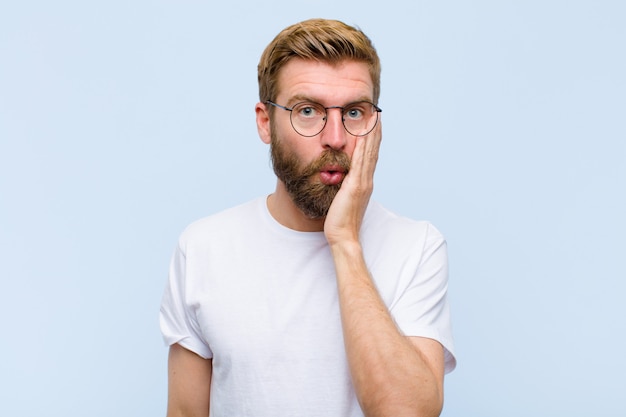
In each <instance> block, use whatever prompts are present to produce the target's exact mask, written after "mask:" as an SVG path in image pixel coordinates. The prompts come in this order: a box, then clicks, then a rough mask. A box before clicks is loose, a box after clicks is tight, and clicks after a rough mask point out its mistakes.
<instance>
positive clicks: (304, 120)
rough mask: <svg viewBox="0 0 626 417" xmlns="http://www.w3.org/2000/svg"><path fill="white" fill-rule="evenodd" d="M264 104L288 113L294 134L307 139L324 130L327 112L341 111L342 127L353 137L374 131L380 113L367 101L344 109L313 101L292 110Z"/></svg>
mask: <svg viewBox="0 0 626 417" xmlns="http://www.w3.org/2000/svg"><path fill="white" fill-rule="evenodd" d="M266 103H268V104H271V105H272V106H275V107H278V108H280V109H283V110H286V111H288V112H290V115H289V119H290V121H291V126H292V127H293V129H294V130H295V131H296V133H298V134H299V135H301V136H304V137H307V138H310V137H313V136H316V135H318V134H320V133H321V132H322V130H324V127H326V122H327V121H328V114H327V110H330V109H339V110H341V121H342V123H343V127H344V129H346V132H348V133H349V134H351V135H353V136H365V135H367V134H368V133H370V132H371V131H372V130H374V128H375V127H376V123H378V113H380V112H381V111H382V109H381V108H379V107H378V106H376V105H375V104H373V103H370V102H369V101H358V102H356V103H351V104H348V105H347V106H345V107H341V106H330V107H324V106H322V105H321V104H319V103H315V102H313V101H302V102H299V103H296V104H295V105H294V106H293V107H292V108H289V107H285V106H281V105H280V104H276V103H274V102H271V101H269V100H268V101H266Z"/></svg>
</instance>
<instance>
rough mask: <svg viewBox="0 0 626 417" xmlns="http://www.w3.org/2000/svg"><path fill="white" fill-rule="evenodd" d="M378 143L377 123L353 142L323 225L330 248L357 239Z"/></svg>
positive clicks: (370, 186) (379, 127) (378, 127)
mask: <svg viewBox="0 0 626 417" xmlns="http://www.w3.org/2000/svg"><path fill="white" fill-rule="evenodd" d="M381 140H382V126H381V122H380V121H379V122H378V124H377V125H376V128H375V129H374V130H373V131H372V132H371V133H370V134H369V135H367V136H363V137H357V138H356V145H355V148H354V152H353V153H352V162H351V165H350V172H349V173H348V175H346V177H345V178H344V180H343V183H342V184H341V189H340V190H339V192H338V193H337V195H336V196H335V199H334V200H333V202H332V204H331V206H330V209H329V210H328V214H327V216H326V220H325V222H324V233H325V235H326V239H327V240H328V243H329V244H330V245H331V246H332V245H334V244H335V243H339V242H346V241H352V242H356V241H358V239H359V230H360V229H361V222H362V221H363V216H364V214H365V210H366V208H367V204H368V203H369V199H370V196H371V195H372V191H373V190H374V171H375V169H376V163H377V162H378V152H379V149H380V142H381Z"/></svg>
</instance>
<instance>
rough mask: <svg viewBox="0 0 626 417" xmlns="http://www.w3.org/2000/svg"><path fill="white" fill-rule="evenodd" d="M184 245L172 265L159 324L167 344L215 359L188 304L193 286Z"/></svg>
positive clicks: (175, 253)
mask: <svg viewBox="0 0 626 417" xmlns="http://www.w3.org/2000/svg"><path fill="white" fill-rule="evenodd" d="M181 246H182V245H181V244H180V243H179V245H178V246H177V247H176V250H175V251H174V254H173V255H172V259H171V262H170V269H169V276H168V281H167V284H166V286H165V291H164V293H163V298H162V301H161V309H160V314H159V325H160V328H161V333H162V335H163V341H164V342H165V344H166V345H168V346H170V345H173V344H175V343H178V344H179V345H181V346H183V347H184V348H186V349H188V350H190V351H192V352H194V353H196V354H198V355H199V356H201V357H203V358H205V359H209V358H211V357H213V353H212V352H211V349H210V348H209V346H208V345H207V343H206V342H205V341H204V339H203V337H202V335H201V332H200V330H199V326H198V322H197V320H196V317H195V312H194V310H193V309H192V308H190V306H189V304H188V303H187V294H188V291H190V290H191V287H192V283H189V282H188V281H187V273H186V272H187V260H186V257H185V253H184V251H183V249H181Z"/></svg>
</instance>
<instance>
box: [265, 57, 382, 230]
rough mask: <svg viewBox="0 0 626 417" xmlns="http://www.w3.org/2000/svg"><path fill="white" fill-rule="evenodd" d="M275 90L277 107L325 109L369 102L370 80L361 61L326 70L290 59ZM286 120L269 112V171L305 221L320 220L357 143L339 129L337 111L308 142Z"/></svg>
mask: <svg viewBox="0 0 626 417" xmlns="http://www.w3.org/2000/svg"><path fill="white" fill-rule="evenodd" d="M278 85H279V93H278V95H277V97H276V102H277V103H278V104H280V105H283V106H286V107H289V108H291V107H292V106H293V105H294V104H296V103H298V102H301V101H313V102H316V103H320V104H322V105H323V106H325V107H330V106H345V105H347V104H350V103H354V102H357V101H361V100H367V101H372V92H373V86H372V81H371V78H370V75H369V71H368V68H367V65H366V64H364V63H361V62H353V61H345V62H343V63H341V64H340V65H337V66H331V65H328V64H324V63H319V62H314V61H304V60H301V59H293V60H291V61H290V62H289V63H288V64H287V65H285V67H283V68H282V69H281V72H280V75H279V78H278ZM289 117H290V112H288V111H285V110H283V109H280V108H276V109H274V115H273V117H272V121H271V155H272V163H273V166H274V172H275V173H276V176H277V177H278V179H279V180H280V181H281V182H282V183H283V184H284V186H285V189H286V190H287V192H288V193H289V195H290V196H291V199H292V200H293V202H294V203H295V205H296V206H297V207H298V208H299V209H300V210H301V211H302V212H303V213H304V214H305V215H306V216H307V217H309V218H311V219H319V218H323V217H325V216H326V214H327V212H328V209H329V207H330V204H331V203H332V201H333V199H334V197H335V195H336V194H337V192H338V191H339V188H340V187H341V183H342V181H343V179H344V177H345V175H346V174H347V173H348V171H349V169H350V158H351V157H352V152H353V151H354V146H355V143H356V138H355V137H354V136H352V135H350V134H349V133H348V132H346V130H345V129H344V127H343V124H342V119H341V110H338V109H331V110H328V111H327V118H328V120H327V122H326V126H325V127H324V130H322V132H321V133H319V134H318V135H316V136H313V137H304V136H301V135H299V134H298V133H297V132H296V131H295V130H294V129H293V127H292V126H291V122H290V118H289Z"/></svg>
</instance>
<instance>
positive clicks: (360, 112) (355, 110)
mask: <svg viewBox="0 0 626 417" xmlns="http://www.w3.org/2000/svg"><path fill="white" fill-rule="evenodd" d="M365 106H366V104H364V103H356V104H353V105H351V106H350V107H348V108H346V109H345V111H344V115H345V117H347V118H349V119H362V118H363V117H364V116H365V114H366V110H365Z"/></svg>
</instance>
